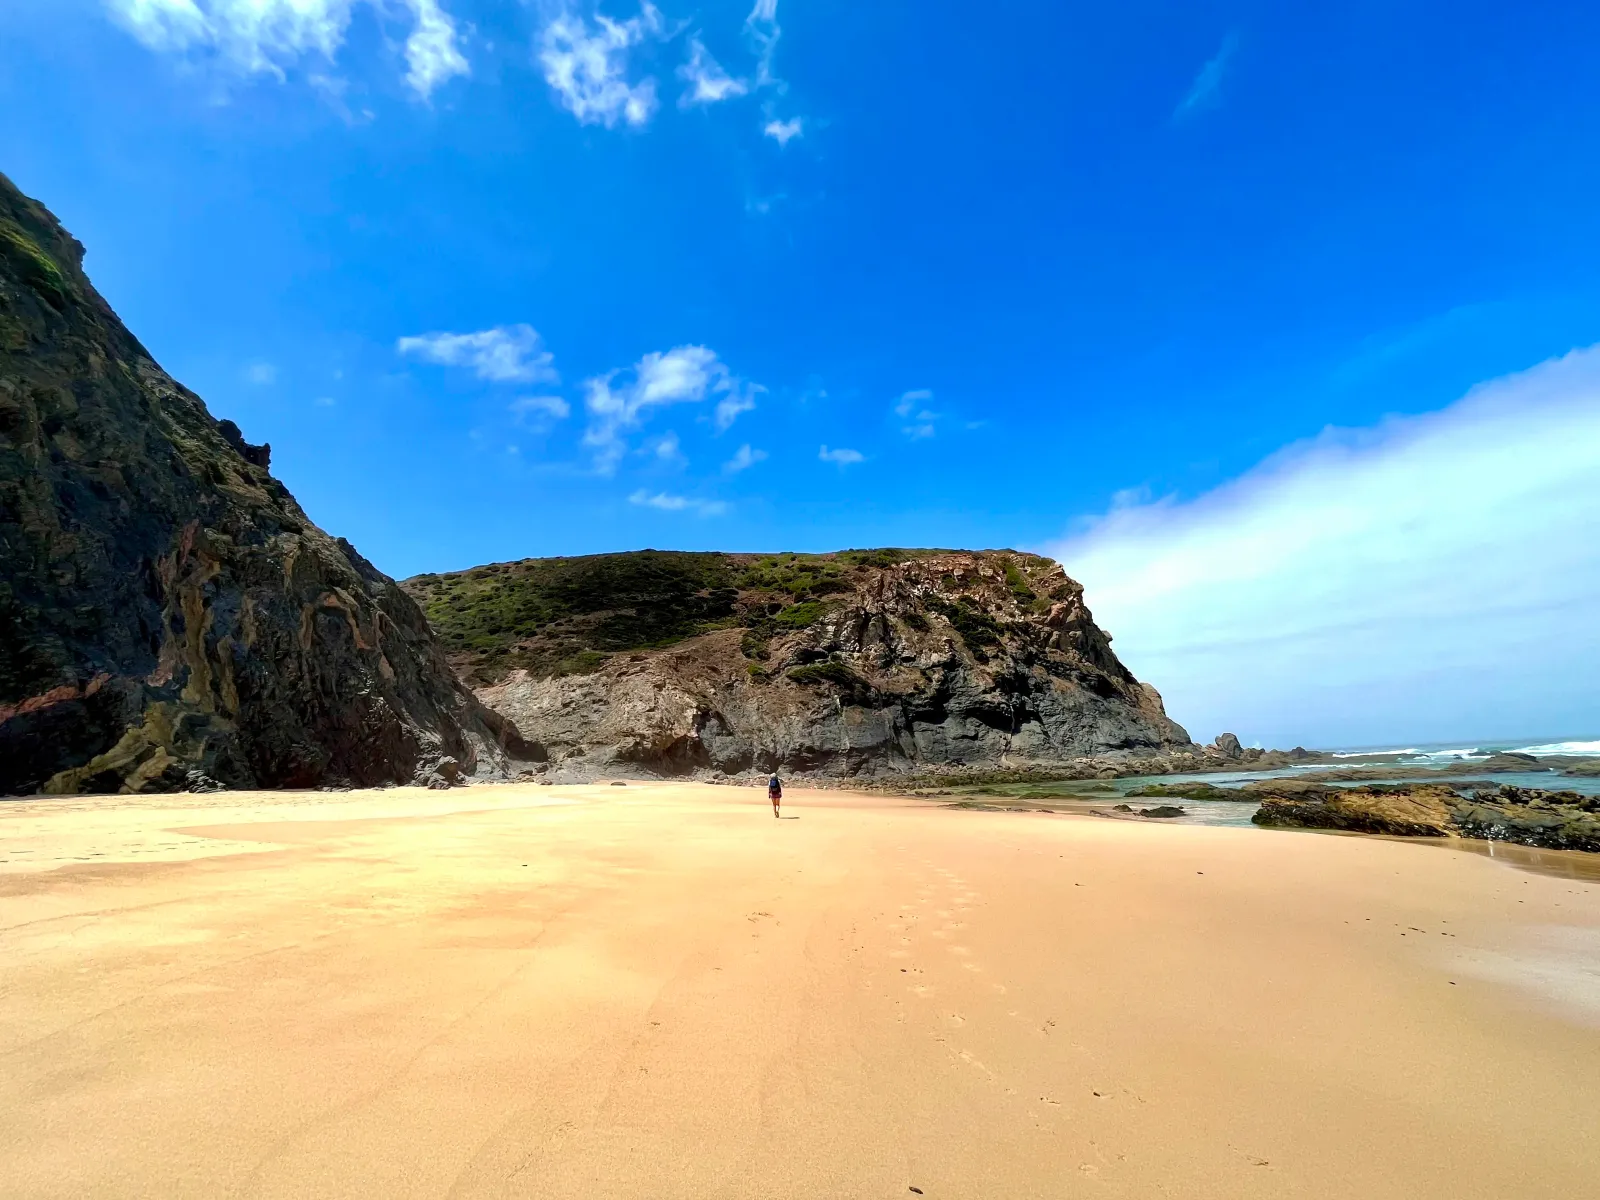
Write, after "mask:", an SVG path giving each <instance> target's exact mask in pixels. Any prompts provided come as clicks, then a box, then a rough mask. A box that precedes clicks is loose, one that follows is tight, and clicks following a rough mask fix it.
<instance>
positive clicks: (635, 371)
mask: <svg viewBox="0 0 1600 1200" xmlns="http://www.w3.org/2000/svg"><path fill="white" fill-rule="evenodd" d="M629 376H631V379H630V378H629ZM584 388H585V392H586V397H585V400H584V404H585V407H587V408H588V410H589V428H588V430H587V431H586V432H585V433H584V435H583V441H584V445H586V446H589V447H591V448H592V449H593V450H594V452H595V459H594V462H595V469H596V470H598V471H600V472H601V473H603V474H608V473H610V472H611V471H613V470H615V468H616V465H617V463H618V462H619V461H621V459H622V456H623V454H625V453H626V452H627V443H626V440H625V437H624V435H625V434H626V433H627V431H628V430H630V429H636V428H638V426H639V425H640V423H641V422H642V420H643V419H644V416H645V414H646V413H647V412H648V410H650V409H652V408H660V407H663V406H666V405H670V404H685V403H698V402H700V401H703V400H705V399H706V398H707V397H708V396H718V395H720V396H722V397H723V400H722V401H721V402H720V403H719V404H718V406H717V408H718V414H717V416H716V417H715V420H716V421H717V422H718V427H719V429H720V428H726V424H724V423H723V417H722V408H723V405H724V404H726V403H727V402H728V401H729V400H734V401H736V403H735V405H734V409H733V412H732V414H731V415H729V416H727V418H726V421H727V422H731V421H732V420H733V418H734V417H736V416H737V415H738V414H739V412H742V411H745V410H746V409H748V408H751V407H753V406H754V401H753V400H752V399H750V397H751V395H752V393H753V392H755V391H758V390H759V388H757V387H756V385H753V384H749V383H746V382H745V381H743V380H741V379H739V378H738V377H737V376H736V375H734V374H733V372H731V371H730V370H728V367H727V365H726V364H725V363H723V362H722V361H721V360H720V359H718V358H717V355H716V353H715V352H714V351H713V350H711V349H710V348H709V347H706V346H676V347H674V348H673V349H671V350H667V351H661V352H654V353H651V354H646V355H645V356H644V357H643V358H641V359H640V360H639V361H638V362H637V363H635V364H634V366H633V368H632V370H631V371H628V372H623V371H612V372H611V373H610V374H608V375H602V376H599V377H597V378H594V379H590V380H589V381H588V382H587V383H586V384H585V385H584ZM747 401H748V402H747Z"/></svg>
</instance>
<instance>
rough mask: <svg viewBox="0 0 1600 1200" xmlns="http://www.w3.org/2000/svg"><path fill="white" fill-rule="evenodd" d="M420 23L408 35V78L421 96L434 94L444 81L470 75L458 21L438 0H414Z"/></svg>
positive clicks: (413, 10) (417, 18)
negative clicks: (458, 37) (462, 47)
mask: <svg viewBox="0 0 1600 1200" xmlns="http://www.w3.org/2000/svg"><path fill="white" fill-rule="evenodd" d="M410 4H411V10H412V12H413V13H415V14H416V27H415V28H414V29H412V31H411V36H410V37H408V38H406V66H407V67H408V68H410V69H409V70H408V71H407V72H406V82H407V83H409V84H410V85H411V87H412V90H414V91H415V92H416V93H417V94H418V95H419V96H431V95H432V94H433V90H434V89H435V88H436V87H438V86H439V85H440V84H441V83H445V82H447V81H448V80H450V79H453V78H454V77H455V76H457V75H469V74H471V73H472V69H471V67H469V66H468V65H467V57H466V55H464V54H462V53H461V47H460V45H459V43H458V39H457V37H456V25H455V22H454V21H452V20H451V19H450V14H449V13H447V12H445V11H444V9H442V8H440V7H439V4H438V0H410Z"/></svg>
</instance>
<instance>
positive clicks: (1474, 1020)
mask: <svg viewBox="0 0 1600 1200" xmlns="http://www.w3.org/2000/svg"><path fill="white" fill-rule="evenodd" d="M785 811H786V813H787V814H791V815H792V816H793V817H795V818H797V819H785V820H783V821H774V820H773V819H772V817H771V815H770V809H769V808H768V806H767V804H766V801H765V798H764V796H763V795H762V794H761V793H760V792H758V791H756V790H752V789H733V788H718V787H703V786H692V785H634V786H630V787H627V788H613V787H598V786H596V787H554V788H551V787H542V788H541V787H476V788H470V789H465V790H461V791H456V792H451V793H442V794H441V793H429V792H417V791H410V790H394V791H383V792H366V793H346V794H320V793H312V794H275V795H274V794H230V795H223V796H214V797H207V796H199V797H197V796H178V797H150V798H142V797H135V798H123V797H105V798H93V799H74V800H49V801H26V802H9V803H4V804H0V1195H3V1196H6V1197H56V1196H60V1197H68V1196H71V1197H82V1196H95V1197H130V1196H148V1197H162V1198H175V1197H206V1198H213V1197H223V1196H237V1197H325V1196H340V1197H443V1196H450V1197H479V1196H497V1197H498V1196H530V1197H532V1196H538V1197H613V1196H616V1197H646V1196H648V1197H652V1198H668V1197H684V1198H690V1197H693V1198H697V1200H698V1198H703V1197H757V1196H759V1197H767V1198H772V1197H778V1198H783V1197H796V1198H799V1197H807V1198H810V1197H851V1198H855V1197H874V1196H881V1197H905V1196H907V1195H911V1194H915V1193H913V1192H912V1190H911V1189H913V1188H916V1189H920V1190H921V1194H922V1195H924V1196H928V1197H1012V1196H1016V1197H1022V1196H1039V1197H1045V1196H1049V1197H1061V1196H1109V1197H1129V1198H1135V1197H1137V1198H1145V1197H1159V1196H1172V1197H1182V1198H1186V1200H1192V1198H1199V1197H1219V1198H1221V1197H1228V1198H1235V1197H1263V1198H1265V1197H1283V1196H1295V1197H1313V1198H1315V1197H1340V1198H1343V1197H1355V1196H1360V1197H1373V1198H1376V1197H1385V1198H1387V1197H1393V1198H1395V1200H1399V1198H1402V1197H1403V1198H1406V1200H1416V1198H1422V1197H1448V1198H1449V1200H1466V1198H1470V1197H1484V1198H1486V1200H1487V1198H1490V1197H1493V1198H1495V1200H1503V1198H1505V1197H1513V1196H1514V1197H1518V1198H1519V1200H1532V1198H1536V1197H1550V1198H1552V1200H1555V1198H1558V1197H1559V1198H1562V1200H1569V1198H1571V1197H1576V1196H1582V1195H1591V1194H1594V1191H1595V1186H1596V1184H1595V1180H1596V1178H1597V1177H1600V1175H1597V1172H1600V1132H1597V1126H1596V1125H1595V1122H1594V1120H1593V1117H1594V1114H1595V1113H1597V1112H1600V888H1597V887H1596V886H1595V884H1593V883H1591V882H1587V881H1584V880H1581V879H1565V878H1558V877H1555V876H1551V875H1539V874H1531V873H1528V872H1526V871H1519V870H1516V869H1514V868H1512V867H1508V866H1507V865H1505V864H1504V863H1502V862H1497V861H1492V860H1490V859H1488V858H1486V857H1482V856H1479V855H1473V854H1465V853H1448V852H1442V851H1440V850H1438V849H1435V848H1427V849H1424V848H1421V847H1418V846H1415V845H1407V844H1399V843H1395V842H1388V841H1380V840H1368V839H1356V838H1336V837H1321V836H1316V835H1310V834H1299V833H1288V832H1268V831H1260V830H1241V829H1226V828H1206V827H1197V826H1183V827H1173V826H1164V825H1160V824H1156V823H1154V822H1149V823H1140V822H1132V821H1108V820H1101V819H1096V818H1093V817H1082V816H1067V815H1047V814H1039V813H1000V812H979V811H960V810H951V809H946V808H942V807H938V806H937V805H936V804H933V803H924V802H917V801H912V800H900V799H895V798H886V797H882V796H861V795H852V794H848V793H840V792H825V793H807V792H804V791H798V790H797V791H794V792H792V793H791V795H790V797H789V803H788V804H786V805H785Z"/></svg>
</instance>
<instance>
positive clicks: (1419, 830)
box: [1247, 781, 1600, 851]
mask: <svg viewBox="0 0 1600 1200" xmlns="http://www.w3.org/2000/svg"><path fill="white" fill-rule="evenodd" d="M1275 785H1276V786H1275ZM1247 791H1248V792H1249V793H1251V794H1252V795H1259V796H1261V798H1262V803H1261V808H1260V809H1259V811H1257V813H1256V814H1255V816H1254V817H1252V818H1251V820H1253V821H1254V822H1255V823H1256V824H1257V825H1268V826H1276V827H1279V828H1291V829H1343V830H1349V831H1351V832H1355V833H1380V834H1390V835H1393V836H1399V837H1470V838H1483V839H1487V840H1491V841H1501V842H1516V843H1518V844H1520V845H1524V846H1539V847H1542V848H1544V849H1549V850H1588V851H1600V796H1584V795H1580V794H1579V793H1577V792H1552V791H1542V790H1537V789H1533V788H1517V787H1486V788H1479V789H1477V790H1475V791H1472V792H1470V793H1463V792H1461V791H1458V790H1457V789H1456V788H1452V787H1449V786H1447V785H1444V784H1430V783H1421V784H1404V785H1396V786H1391V787H1378V786H1370V787H1354V788H1331V787H1322V786H1318V785H1316V784H1307V783H1304V782H1301V781H1291V782H1290V783H1289V784H1288V785H1285V784H1284V783H1282V782H1280V781H1262V782H1261V783H1257V784H1252V785H1250V786H1249V787H1248V789H1247Z"/></svg>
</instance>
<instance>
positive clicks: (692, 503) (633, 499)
mask: <svg viewBox="0 0 1600 1200" xmlns="http://www.w3.org/2000/svg"><path fill="white" fill-rule="evenodd" d="M628 503H629V504H637V505H640V506H641V507H643V508H659V509H660V510H661V511H662V512H692V513H695V514H697V515H698V516H702V517H719V516H721V515H722V514H723V513H725V512H727V511H728V506H727V505H726V504H724V503H723V502H722V501H721V500H694V499H691V498H690V497H688V496H673V495H669V494H668V493H666V492H656V493H654V494H653V495H652V494H651V493H650V492H647V491H645V490H644V489H643V488H641V489H640V490H639V491H637V492H634V493H633V495H631V496H629V497H628Z"/></svg>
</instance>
